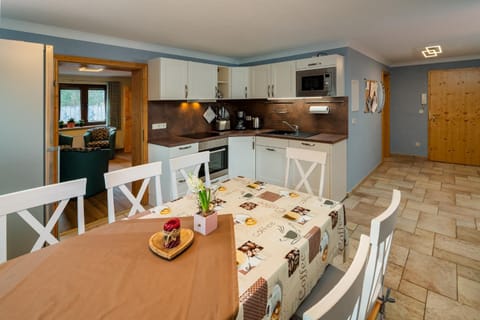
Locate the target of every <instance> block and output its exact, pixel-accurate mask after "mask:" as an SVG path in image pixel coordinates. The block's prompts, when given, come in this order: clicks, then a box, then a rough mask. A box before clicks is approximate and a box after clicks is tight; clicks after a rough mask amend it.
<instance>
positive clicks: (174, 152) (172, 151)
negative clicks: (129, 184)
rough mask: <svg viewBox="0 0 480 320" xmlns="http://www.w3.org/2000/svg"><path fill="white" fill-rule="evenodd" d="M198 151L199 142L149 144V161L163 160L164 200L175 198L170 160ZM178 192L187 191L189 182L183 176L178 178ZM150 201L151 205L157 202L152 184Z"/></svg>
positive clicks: (162, 181)
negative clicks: (162, 144) (172, 191)
mask: <svg viewBox="0 0 480 320" xmlns="http://www.w3.org/2000/svg"><path fill="white" fill-rule="evenodd" d="M197 152H198V143H190V144H184V145H180V146H176V147H164V146H160V145H157V144H152V143H149V144H148V158H149V162H155V161H162V175H161V177H160V184H161V188H162V198H163V202H167V201H171V200H173V196H172V193H171V190H172V188H171V187H170V185H171V174H170V163H169V160H170V159H173V158H176V157H179V156H184V155H187V154H193V153H197ZM177 187H178V194H179V195H184V194H185V193H186V191H187V184H186V182H185V181H184V179H183V178H182V177H178V178H177ZM149 202H150V204H151V205H154V204H155V196H154V193H153V187H152V185H151V186H150V188H149Z"/></svg>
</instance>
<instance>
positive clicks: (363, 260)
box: [303, 235, 370, 320]
mask: <svg viewBox="0 0 480 320" xmlns="http://www.w3.org/2000/svg"><path fill="white" fill-rule="evenodd" d="M369 249H370V238H369V237H368V236H367V235H361V236H360V243H359V245H358V249H357V253H356V254H355V257H354V258H353V262H352V264H351V265H350V267H349V268H348V270H347V272H345V275H344V276H343V277H342V278H341V279H340V281H339V282H338V283H337V284H336V285H335V286H334V287H333V289H332V290H331V291H330V292H328V293H327V294H326V295H325V297H323V298H322V299H321V300H320V301H318V302H317V303H315V304H314V305H313V306H312V307H310V308H309V309H307V310H306V311H305V312H304V313H303V319H304V320H310V319H315V320H317V319H321V320H344V319H345V320H346V319H350V320H356V319H362V320H363V318H360V317H359V307H360V303H361V296H362V285H363V279H364V276H365V268H366V265H367V258H368V252H369Z"/></svg>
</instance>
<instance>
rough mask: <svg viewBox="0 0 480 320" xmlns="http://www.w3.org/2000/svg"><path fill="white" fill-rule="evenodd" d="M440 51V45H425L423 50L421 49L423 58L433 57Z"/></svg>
mask: <svg viewBox="0 0 480 320" xmlns="http://www.w3.org/2000/svg"><path fill="white" fill-rule="evenodd" d="M440 53H442V47H440V46H429V47H425V50H423V51H422V54H423V56H424V57H425V58H427V59H428V58H434V57H437V56H438V55H439V54H440Z"/></svg>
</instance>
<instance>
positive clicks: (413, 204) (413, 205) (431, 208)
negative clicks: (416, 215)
mask: <svg viewBox="0 0 480 320" xmlns="http://www.w3.org/2000/svg"><path fill="white" fill-rule="evenodd" d="M406 208H407V209H415V210H418V211H422V212H426V213H431V214H437V213H438V206H437V205H432V204H425V203H423V202H418V201H414V200H408V202H407V206H406Z"/></svg>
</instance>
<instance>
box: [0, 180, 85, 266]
mask: <svg viewBox="0 0 480 320" xmlns="http://www.w3.org/2000/svg"><path fill="white" fill-rule="evenodd" d="M86 186H87V179H86V178H82V179H78V180H72V181H67V182H62V183H57V184H51V185H47V186H42V187H37V188H33V189H28V190H22V191H17V192H13V193H8V194H3V195H0V263H2V262H5V261H6V260H7V215H8V214H14V213H17V214H18V215H19V216H20V217H21V218H22V219H23V220H25V222H26V223H27V224H28V225H29V226H30V227H32V229H33V230H35V231H36V232H37V233H38V235H39V237H38V239H37V241H36V242H35V244H34V245H33V247H32V250H31V252H33V251H37V250H38V249H40V248H42V247H43V245H44V244H45V243H48V244H55V243H58V239H57V238H55V237H54V236H53V234H52V233H51V232H52V230H53V227H54V226H55V224H56V223H57V222H58V219H59V218H60V216H61V214H62V213H63V211H64V210H65V207H66V206H67V204H68V202H69V200H70V199H71V198H77V219H78V234H82V233H84V232H85V221H84V207H83V196H84V195H85V191H86ZM54 203H58V206H57V207H56V209H55V211H54V212H53V214H52V216H51V217H50V218H49V220H48V222H47V224H46V225H45V226H43V225H42V224H41V223H40V222H39V221H38V220H37V219H36V218H35V217H34V216H33V215H32V214H31V213H30V212H29V211H28V209H32V208H36V207H39V206H44V205H49V204H54Z"/></svg>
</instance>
